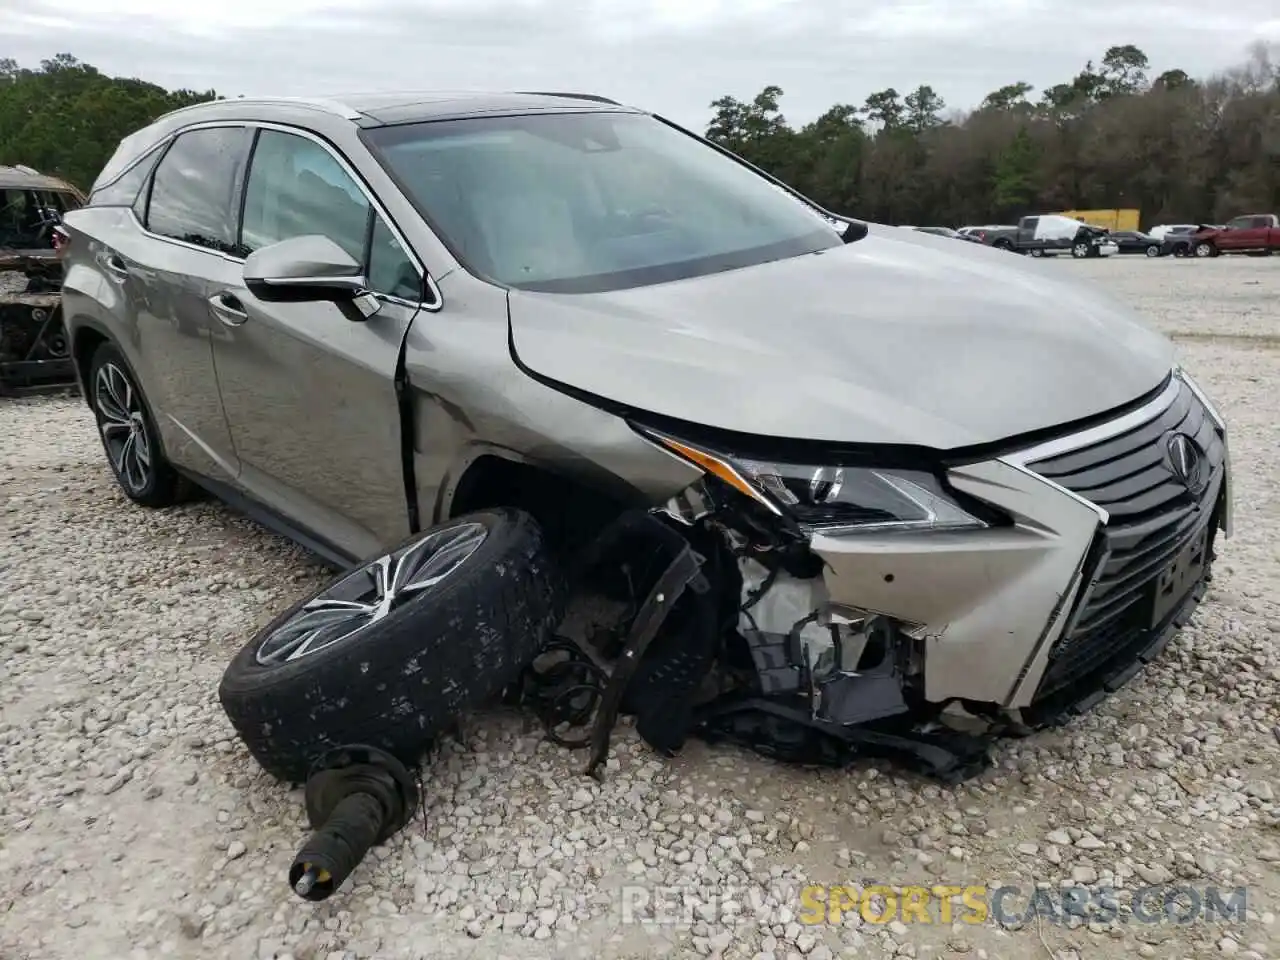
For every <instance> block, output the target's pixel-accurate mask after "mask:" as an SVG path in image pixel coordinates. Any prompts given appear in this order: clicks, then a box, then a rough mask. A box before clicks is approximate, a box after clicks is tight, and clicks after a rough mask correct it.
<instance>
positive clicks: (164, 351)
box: [90, 125, 250, 482]
mask: <svg viewBox="0 0 1280 960" xmlns="http://www.w3.org/2000/svg"><path fill="white" fill-rule="evenodd" d="M249 142H250V131H249V129H248V128H246V127H244V126H234V125H232V126H209V127H198V128H194V129H191V130H187V131H186V132H184V133H180V134H179V135H178V136H177V137H176V138H175V139H174V140H173V141H172V143H171V144H170V145H169V146H168V148H167V149H166V150H165V151H164V153H163V155H162V156H161V157H160V160H159V163H158V164H156V165H155V168H154V170H153V171H152V172H151V174H150V176H149V177H148V179H147V180H146V182H145V183H144V184H143V186H142V189H141V192H140V193H139V194H138V195H137V197H136V198H135V199H134V200H133V206H132V208H131V209H132V212H133V215H132V217H131V218H130V219H131V221H132V222H133V224H134V225H135V226H140V227H141V229H131V230H121V231H117V232H116V233H114V234H113V235H112V236H111V238H110V239H111V240H112V244H113V245H112V247H111V248H109V249H107V250H104V251H103V254H102V258H101V263H102V266H103V269H104V271H105V272H107V273H108V274H109V275H110V276H112V277H113V278H114V280H115V282H116V283H117V284H118V285H119V287H120V289H121V290H122V292H123V295H124V296H123V298H122V305H123V307H124V309H126V310H127V312H128V313H129V314H130V318H131V321H132V323H131V325H132V327H133V331H132V332H133V335H134V343H135V344H136V351H137V353H136V362H138V363H139V364H140V365H141V366H142V367H143V369H142V370H139V371H138V374H139V376H140V377H141V378H142V380H143V388H144V390H145V391H146V394H147V399H148V400H149V401H150V403H151V406H152V410H153V413H154V414H155V418H156V427H157V428H158V429H159V431H160V434H161V437H162V438H163V441H164V446H165V452H166V454H167V455H168V456H169V458H170V459H171V460H172V461H173V462H174V463H177V464H179V465H181V466H185V467H188V468H190V469H193V470H195V471H197V472H199V473H202V474H204V475H206V476H208V477H212V478H213V479H215V480H221V481H224V482H225V481H227V480H230V479H232V478H233V477H234V476H235V474H236V473H237V472H238V470H239V466H238V464H237V462H236V455H235V450H234V447H233V446H232V442H231V434H230V431H229V430H228V428H227V421H226V418H225V416H224V415H223V410H222V401H221V399H220V397H219V392H218V382H217V377H216V376H215V374H214V370H213V352H212V346H211V344H212V340H213V337H214V336H216V334H217V326H216V324H215V322H214V321H213V318H212V317H211V315H210V313H209V308H208V305H207V303H206V297H207V296H208V289H207V288H208V283H209V278H210V277H212V276H215V275H217V274H218V273H219V272H220V271H221V270H222V269H224V268H227V267H229V266H230V265H231V264H233V263H235V262H237V260H236V251H235V212H234V211H235V205H234V202H235V197H236V195H237V192H238V190H239V185H240V182H241V180H242V178H243V175H244V168H245V162H246V160H247V159H248V152H249ZM127 177H128V175H127V174H126V177H125V178H122V181H124V180H126V179H127ZM108 189H110V188H108ZM100 199H101V198H100V197H98V196H96V195H95V197H94V198H93V199H92V200H91V201H90V202H91V204H96V203H97V202H99V201H100ZM121 199H122V200H124V199H127V198H125V197H123V196H122V197H121ZM126 353H128V349H127V348H126Z"/></svg>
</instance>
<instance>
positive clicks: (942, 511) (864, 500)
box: [645, 431, 987, 533]
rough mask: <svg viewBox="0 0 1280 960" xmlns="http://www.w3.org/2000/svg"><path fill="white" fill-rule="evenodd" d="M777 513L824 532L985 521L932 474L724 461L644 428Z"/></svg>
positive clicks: (954, 526) (961, 526)
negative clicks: (949, 491)
mask: <svg viewBox="0 0 1280 960" xmlns="http://www.w3.org/2000/svg"><path fill="white" fill-rule="evenodd" d="M645 432H646V434H647V435H648V436H649V437H650V439H653V440H656V441H658V442H659V443H661V444H662V445H663V446H664V447H666V448H667V449H668V450H671V451H673V452H674V453H676V454H678V455H680V456H681V457H683V458H684V459H686V460H689V461H691V462H692V463H694V464H696V465H698V466H700V467H702V468H703V469H704V470H706V471H707V472H708V473H711V474H714V475H715V476H716V477H718V478H719V479H721V480H723V481H724V482H725V483H727V484H728V485H729V486H731V487H733V488H734V489H735V490H738V491H739V492H740V493H744V494H746V495H747V496H749V497H751V498H753V499H755V500H757V501H759V502H760V503H762V504H764V505H765V506H766V507H768V508H769V510H771V511H772V512H773V513H775V514H778V515H779V516H783V515H785V516H789V517H791V518H792V519H793V520H795V521H796V522H797V523H798V524H800V525H801V526H803V527H805V528H807V529H810V530H820V531H822V532H825V533H832V532H840V533H862V532H866V533H884V532H892V531H899V530H903V531H905V530H973V529H979V528H982V527H986V526H987V523H986V522H985V521H983V520H980V519H979V518H977V517H975V516H973V515H972V514H970V513H969V512H968V511H966V510H965V509H964V508H963V507H961V506H960V505H959V504H958V503H956V502H955V500H954V499H952V498H951V497H950V496H949V495H948V494H947V492H946V491H945V490H944V489H943V487H942V484H941V483H939V482H938V479H937V478H936V477H935V476H934V475H933V474H931V473H928V472H927V471H923V470H897V469H892V470H891V469H880V468H871V467H823V466H809V465H803V464H790V463H769V462H764V461H759V460H747V459H742V458H730V457H726V456H723V455H721V454H713V453H710V452H708V451H706V450H703V449H699V448H697V447H692V446H690V445H689V444H687V443H684V442H683V441H680V440H676V439H674V438H672V437H667V436H664V435H662V434H658V433H652V432H649V431H645Z"/></svg>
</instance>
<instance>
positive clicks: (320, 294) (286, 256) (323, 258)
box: [244, 235, 369, 303]
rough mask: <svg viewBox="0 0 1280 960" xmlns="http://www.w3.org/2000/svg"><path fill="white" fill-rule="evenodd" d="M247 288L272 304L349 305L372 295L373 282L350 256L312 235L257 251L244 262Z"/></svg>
mask: <svg viewBox="0 0 1280 960" xmlns="http://www.w3.org/2000/svg"><path fill="white" fill-rule="evenodd" d="M244 285H245V286H246V287H247V288H248V289H249V292H250V293H252V294H253V295H254V296H255V297H257V298H258V299H259V300H264V301H266V302H268V303H299V302H306V301H315V300H327V301H330V302H332V303H348V302H350V301H352V300H355V299H357V298H358V297H360V295H361V294H364V293H366V292H368V285H369V281H368V279H367V278H366V277H365V276H364V275H363V274H362V273H361V272H360V264H358V263H357V262H356V261H355V260H354V259H353V258H352V256H351V255H350V254H349V253H347V252H346V251H345V250H343V249H342V248H341V247H340V246H338V245H337V244H336V243H334V242H333V241H332V240H330V239H329V238H328V237H322V236H319V235H311V236H305V237H291V238H290V239H288V240H281V241H280V242H279V243H273V244H271V245H270V246H266V247H263V248H262V249H261V250H255V251H254V252H253V253H251V254H250V255H249V257H248V259H247V260H245V262H244Z"/></svg>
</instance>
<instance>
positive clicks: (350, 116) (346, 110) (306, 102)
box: [157, 95, 360, 120]
mask: <svg viewBox="0 0 1280 960" xmlns="http://www.w3.org/2000/svg"><path fill="white" fill-rule="evenodd" d="M238 102H243V103H280V104H293V105H294V106H299V107H311V108H312V109H315V110H323V111H324V112H325V113H333V114H337V115H338V116H340V117H343V118H344V119H347V120H358V119H359V118H360V112H359V111H358V110H354V109H353V108H351V107H349V106H347V105H346V104H345V103H340V102H339V101H337V100H325V99H321V98H315V97H246V96H243V95H242V96H239V97H221V98H219V99H217V100H202V101H200V102H199V103H192V104H188V105H187V106H185V107H179V108H178V109H177V110H170V111H169V112H168V113H166V114H163V116H165V117H172V116H175V115H176V114H180V113H186V112H187V111H189V110H198V109H200V108H201V107H207V106H210V105H212V104H218V103H238ZM157 119H159V118H157Z"/></svg>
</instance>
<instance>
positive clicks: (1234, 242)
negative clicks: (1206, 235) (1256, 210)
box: [1218, 217, 1264, 250]
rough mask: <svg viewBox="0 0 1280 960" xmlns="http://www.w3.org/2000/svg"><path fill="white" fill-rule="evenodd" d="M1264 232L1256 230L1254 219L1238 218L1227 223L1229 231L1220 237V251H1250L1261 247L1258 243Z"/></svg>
mask: <svg viewBox="0 0 1280 960" xmlns="http://www.w3.org/2000/svg"><path fill="white" fill-rule="evenodd" d="M1263 233H1264V231H1260V230H1256V229H1254V226H1253V217H1236V218H1235V219H1234V220H1231V221H1229V222H1228V223H1227V229H1226V230H1224V231H1222V233H1221V234H1219V235H1218V249H1220V250H1248V249H1249V248H1251V247H1255V246H1261V244H1260V243H1259V242H1258V241H1259V239H1260V237H1261V235H1262V234H1263Z"/></svg>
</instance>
